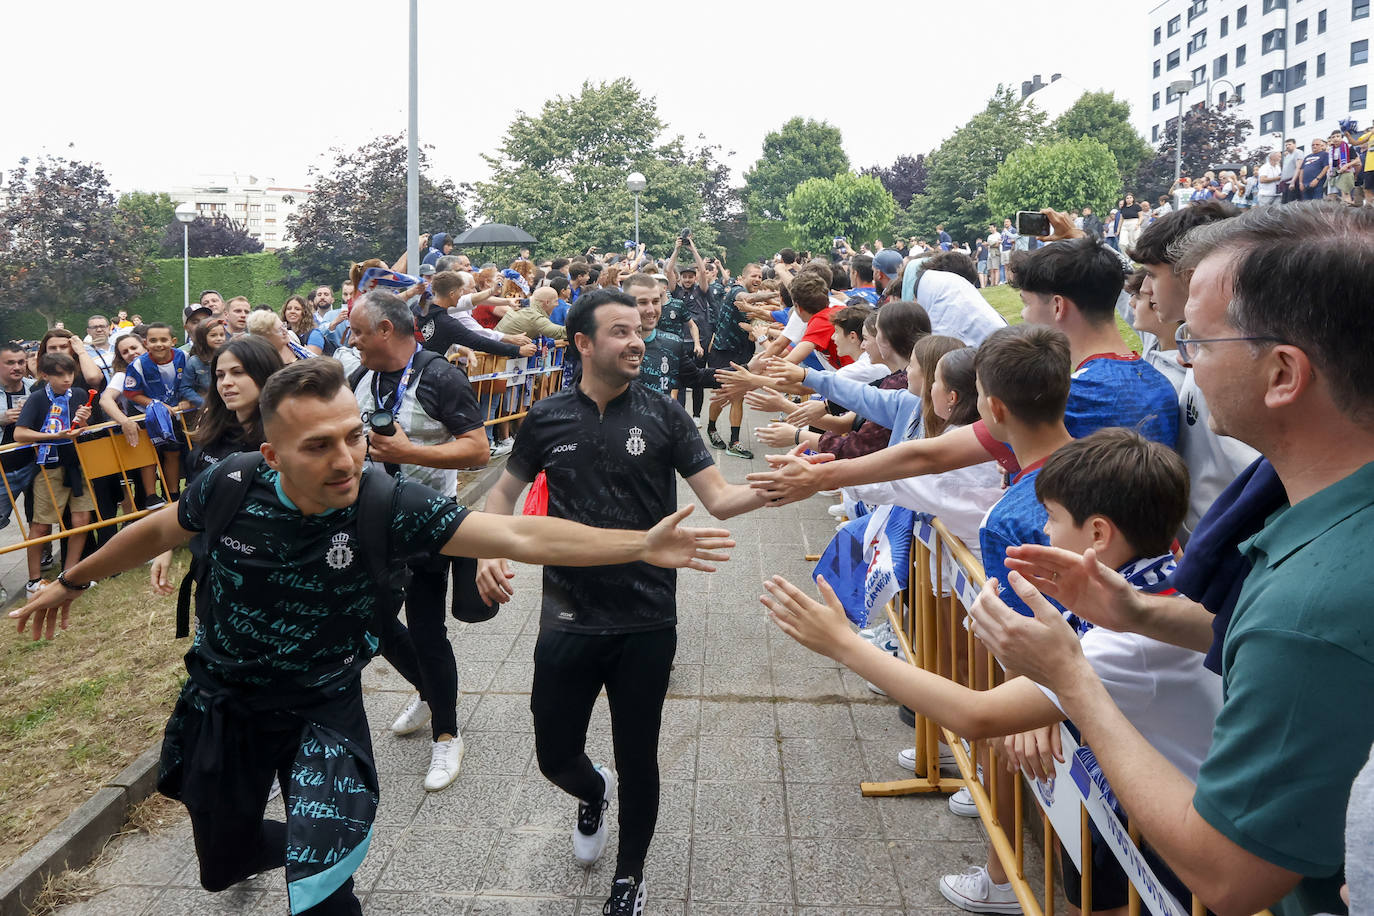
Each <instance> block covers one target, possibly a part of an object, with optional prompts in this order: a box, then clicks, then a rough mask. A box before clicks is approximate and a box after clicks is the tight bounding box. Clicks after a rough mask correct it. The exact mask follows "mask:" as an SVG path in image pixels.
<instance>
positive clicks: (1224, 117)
mask: <svg viewBox="0 0 1374 916" xmlns="http://www.w3.org/2000/svg"><path fill="white" fill-rule="evenodd" d="M1253 127H1254V124H1253V123H1251V122H1250V121H1249V120H1247V119H1245V118H1239V117H1237V116H1236V115H1234V114H1232V113H1231V112H1229V111H1226V110H1225V109H1224V108H1206V107H1203V108H1189V109H1186V110H1185V111H1184V112H1183V174H1184V175H1190V176H1193V177H1198V176H1200V175H1201V174H1202V173H1203V172H1205V171H1207V170H1208V169H1212V168H1215V167H1216V166H1218V165H1221V164H1224V163H1235V162H1248V163H1249V164H1250V165H1251V167H1252V168H1254V167H1256V166H1258V165H1259V164H1260V163H1262V162H1263V161H1264V156H1267V155H1268V153H1269V148H1268V147H1263V146H1262V147H1260V148H1259V150H1257V151H1255V152H1253V153H1251V154H1249V155H1246V153H1245V144H1246V141H1247V140H1248V138H1249V136H1250V131H1251V128H1253ZM1166 128H1167V129H1166V130H1165V131H1164V132H1163V133H1162V134H1161V137H1162V139H1161V140H1160V143H1159V146H1158V148H1157V149H1156V150H1155V153H1154V155H1153V156H1151V157H1150V158H1149V159H1146V160H1145V161H1144V162H1142V163H1141V164H1140V168H1139V169H1138V170H1137V171H1136V173H1135V176H1134V180H1133V181H1129V182H1128V185H1127V190H1134V192H1135V196H1136V199H1137V200H1140V199H1144V200H1150V201H1153V200H1154V199H1155V198H1156V197H1158V196H1159V195H1160V194H1166V193H1168V191H1169V188H1170V187H1171V186H1172V185H1173V183H1174V155H1175V153H1174V151H1175V150H1177V149H1178V118H1177V117H1174V118H1170V119H1169V122H1168V124H1167V125H1166ZM1131 185H1134V189H1132V187H1131Z"/></svg>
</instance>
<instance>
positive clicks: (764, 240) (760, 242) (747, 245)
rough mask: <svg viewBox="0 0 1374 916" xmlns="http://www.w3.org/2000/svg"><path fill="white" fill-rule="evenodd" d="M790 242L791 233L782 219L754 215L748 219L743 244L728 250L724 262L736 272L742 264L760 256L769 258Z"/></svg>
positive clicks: (791, 242) (787, 246) (755, 259)
mask: <svg viewBox="0 0 1374 916" xmlns="http://www.w3.org/2000/svg"><path fill="white" fill-rule="evenodd" d="M792 244H793V241H792V235H791V233H789V232H788V231H787V226H786V225H785V224H784V223H783V221H782V220H780V219H763V218H762V217H754V218H752V219H750V220H749V229H748V235H747V236H746V237H745V240H744V244H743V245H740V246H737V247H736V248H734V249H732V250H731V251H730V256H729V259H728V260H727V261H726V263H727V264H728V265H729V267H730V270H731V271H733V272H734V273H736V274H737V273H739V272H740V270H742V269H743V268H744V265H746V264H750V263H752V262H754V261H757V260H759V259H760V258H767V259H769V260H771V259H772V257H773V255H775V254H777V253H778V252H779V251H780V250H782V249H783V248H790V247H791V246H792Z"/></svg>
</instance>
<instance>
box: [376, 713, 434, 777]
mask: <svg viewBox="0 0 1374 916" xmlns="http://www.w3.org/2000/svg"><path fill="white" fill-rule="evenodd" d="M426 728H428V726H426ZM432 746H433V745H432V744H431V743H430V740H429V733H428V731H419V732H416V733H415V734H413V735H406V736H405V737H401V738H398V737H396V736H395V735H393V734H392V733H391V730H390V729H388V728H386V727H385V726H383V727H381V728H378V727H376V724H375V723H373V729H372V759H373V760H374V761H375V762H376V764H377V772H378V773H379V774H381V773H385V774H388V775H392V776H414V775H419V776H424V775H425V774H426V773H428V772H429V752H430V748H431V747H432Z"/></svg>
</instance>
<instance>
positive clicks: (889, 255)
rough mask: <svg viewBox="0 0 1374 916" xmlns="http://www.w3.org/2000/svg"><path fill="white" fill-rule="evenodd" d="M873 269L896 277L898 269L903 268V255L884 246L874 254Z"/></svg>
mask: <svg viewBox="0 0 1374 916" xmlns="http://www.w3.org/2000/svg"><path fill="white" fill-rule="evenodd" d="M873 269H874V270H880V271H882V272H883V273H884V274H886V275H887V276H889V277H895V276H897V271H899V270H901V269H902V256H901V255H900V254H898V253H897V252H896V251H894V250H892V249H891V248H884V249H883V250H882V251H880V252H878V253H877V254H875V255H874V256H873Z"/></svg>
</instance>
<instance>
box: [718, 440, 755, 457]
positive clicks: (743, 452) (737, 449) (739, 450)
mask: <svg viewBox="0 0 1374 916" xmlns="http://www.w3.org/2000/svg"><path fill="white" fill-rule="evenodd" d="M725 454H727V455H734V456H735V457H736V458H753V457H754V453H753V452H751V451H749V449H747V448H745V447H744V446H742V445H740V444H739V443H738V442H731V443H730V447H729V448H727V449H726V450H725Z"/></svg>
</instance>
